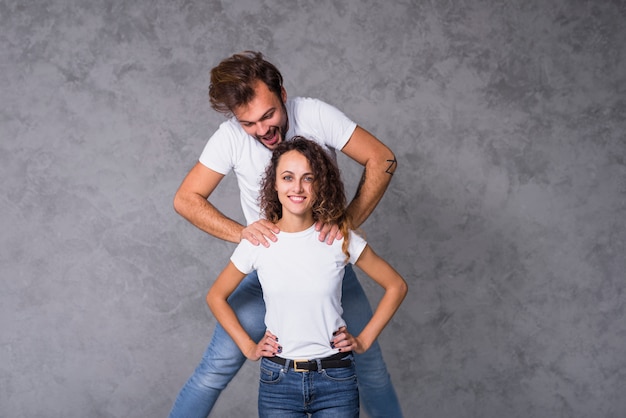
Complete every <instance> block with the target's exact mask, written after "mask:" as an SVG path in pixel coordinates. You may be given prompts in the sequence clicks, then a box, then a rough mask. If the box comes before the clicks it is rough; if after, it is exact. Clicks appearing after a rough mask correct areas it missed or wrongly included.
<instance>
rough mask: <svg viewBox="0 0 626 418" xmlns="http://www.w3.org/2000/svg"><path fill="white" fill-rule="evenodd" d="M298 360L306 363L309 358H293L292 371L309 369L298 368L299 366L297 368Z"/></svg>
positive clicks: (306, 370)
mask: <svg viewBox="0 0 626 418" xmlns="http://www.w3.org/2000/svg"><path fill="white" fill-rule="evenodd" d="M298 362H300V363H308V362H309V360H307V359H302V358H301V359H294V360H293V371H294V372H308V371H309V370H308V369H300V368H298Z"/></svg>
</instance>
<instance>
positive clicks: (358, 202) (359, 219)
mask: <svg viewBox="0 0 626 418" xmlns="http://www.w3.org/2000/svg"><path fill="white" fill-rule="evenodd" d="M397 165H398V163H397V161H396V158H395V156H394V155H393V154H391V153H390V154H389V155H388V156H385V157H384V158H380V159H377V160H370V161H368V163H367V164H366V165H365V167H364V169H363V175H362V176H361V180H360V182H359V186H358V187H357V191H356V193H355V195H354V198H353V199H352V201H351V202H350V204H349V205H348V209H347V210H348V214H349V215H350V217H351V219H352V225H353V227H354V228H358V227H359V226H361V224H363V222H365V221H366V220H367V218H368V217H369V216H370V214H371V213H372V212H373V211H374V209H375V208H376V206H377V205H378V203H379V202H380V200H381V199H382V197H383V195H384V194H385V191H386V190H387V187H388V186H389V183H390V182H391V177H392V176H393V173H394V172H395V170H396V167H397Z"/></svg>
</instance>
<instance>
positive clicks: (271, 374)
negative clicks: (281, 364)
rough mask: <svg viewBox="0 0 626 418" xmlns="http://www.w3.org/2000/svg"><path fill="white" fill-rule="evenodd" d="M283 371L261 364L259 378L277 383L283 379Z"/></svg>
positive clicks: (264, 381)
mask: <svg viewBox="0 0 626 418" xmlns="http://www.w3.org/2000/svg"><path fill="white" fill-rule="evenodd" d="M281 378H282V372H281V371H280V370H271V369H267V368H265V367H263V366H261V373H260V377H259V380H260V381H261V383H267V384H276V383H278V382H280V381H281Z"/></svg>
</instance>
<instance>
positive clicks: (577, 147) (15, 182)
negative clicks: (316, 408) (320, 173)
mask: <svg viewBox="0 0 626 418" xmlns="http://www.w3.org/2000/svg"><path fill="white" fill-rule="evenodd" d="M314 3H315V5H313V4H314ZM625 21H626V3H625V2H624V1H620V0H614V1H608V0H607V1H602V0H598V1H566V0H555V1H546V2H544V1H542V0H529V1H528V0H524V1H522V0H515V1H507V2H504V1H498V0H485V1H473V0H468V1H460V2H450V1H434V0H433V1H424V2H418V1H416V0H405V1H380V2H378V1H357V0H350V1H342V2H339V1H338V2H333V1H328V0H327V1H319V2H308V1H303V0H300V1H288V0H265V1H252V0H250V1H246V2H243V1H193V0H189V1H178V0H177V1H169V0H157V1H146V0H136V1H128V2H124V1H109V0H106V1H84V2H78V1H77V2H75V3H74V2H70V1H60V0H59V1H38V2H29V1H9V0H1V1H0V25H1V26H0V88H1V89H2V90H1V104H0V123H1V128H0V135H1V143H0V231H1V232H0V275H1V276H0V277H1V279H2V285H1V287H0V326H1V330H0V416H2V417H7V418H13V417H29V418H32V417H64V418H65V417H80V418H84V417H107V418H108V417H139V418H143V417H159V416H161V417H162V416H165V415H166V414H167V412H168V411H169V408H170V406H171V404H172V402H173V400H174V398H175V396H176V394H177V392H178V390H179V388H180V387H181V385H182V384H183V382H184V381H185V380H186V378H187V377H188V376H189V374H190V373H191V371H192V369H193V368H194V367H195V365H196V363H197V361H198V360H199V358H200V356H201V353H202V352H203V350H204V348H205V346H206V344H207V342H208V339H209V336H210V333H211V332H212V329H213V326H214V323H215V320H214V319H213V317H212V315H211V314H210V312H209V311H208V309H207V307H206V306H205V302H204V294H205V292H206V290H207V289H208V287H209V286H210V284H211V283H212V281H213V280H214V278H215V277H216V275H217V273H218V272H219V271H220V270H221V269H222V267H223V266H224V264H225V263H226V261H227V259H228V257H229V255H230V252H231V251H232V249H233V245H231V244H226V243H222V242H220V241H218V240H216V239H214V238H211V237H209V236H207V235H205V234H203V233H201V232H200V231H199V230H197V229H195V228H194V227H192V226H191V225H189V224H188V223H186V221H184V220H183V219H182V218H180V217H179V216H178V215H176V214H175V213H174V211H173V209H172V197H173V195H174V192H175V190H176V188H177V187H178V185H179V184H180V182H181V180H182V178H183V176H184V175H185V173H186V172H187V170H188V169H189V168H190V167H191V166H192V165H193V164H194V163H195V161H196V160H197V158H198V156H199V154H200V151H201V150H202V148H203V146H204V143H205V141H206V140H207V138H208V136H209V134H210V133H212V131H213V130H214V129H215V128H216V127H217V125H218V124H219V123H220V121H221V120H222V118H221V116H219V115H217V114H216V113H214V112H213V111H212V110H211V109H210V107H209V105H208V100H207V98H206V93H207V84H208V72H209V69H210V68H211V67H212V66H213V65H215V64H217V62H219V61H220V60H221V59H222V58H224V57H226V56H228V55H230V54H232V53H234V52H237V51H240V50H243V49H255V50H261V51H263V52H264V53H265V54H266V55H267V56H268V58H269V59H270V60H271V61H273V62H275V63H276V64H277V65H278V66H279V68H281V69H282V71H283V74H284V76H285V78H286V88H287V91H288V94H290V95H294V96H295V95H299V96H313V97H318V98H321V99H323V100H325V101H327V102H329V103H332V104H334V105H336V106H338V107H339V108H341V109H342V110H344V112H346V113H347V114H348V115H349V116H350V117H352V118H353V119H354V120H356V121H357V122H358V123H359V124H361V125H362V126H363V127H365V128H366V129H368V130H370V131H371V132H373V133H374V134H375V135H377V136H378V137H379V138H380V139H381V140H383V141H384V142H386V143H387V144H388V145H389V146H390V147H391V148H392V149H393V150H394V151H395V152H396V155H397V157H398V160H399V171H398V172H397V174H396V176H395V177H394V180H393V183H392V185H391V187H390V189H389V191H388V192H387V194H386V196H385V198H384V199H383V201H382V202H381V203H380V205H379V206H378V208H377V210H376V212H375V213H374V215H373V216H372V217H371V218H370V219H369V221H368V222H367V223H366V224H365V231H366V232H367V234H368V238H369V240H370V242H371V244H372V245H373V247H374V248H375V249H376V250H378V252H379V253H380V254H381V255H383V256H384V257H386V258H387V259H388V260H389V261H391V262H392V264H393V265H394V266H396V268H397V269H398V270H399V271H400V272H401V273H402V274H403V275H404V276H405V277H406V279H407V280H408V282H409V284H410V294H409V296H408V299H407V300H406V302H405V304H404V305H403V307H402V308H401V311H400V312H399V313H398V315H397V317H396V318H395V319H394V321H393V323H392V324H391V325H390V326H389V328H388V329H387V330H386V331H385V333H384V334H383V336H382V337H381V343H382V346H383V348H384V351H385V355H386V360H387V362H388V365H389V368H390V371H391V374H392V376H393V380H394V382H395V384H396V386H397V390H398V392H399V395H400V398H401V399H402V405H403V408H404V410H405V413H406V415H407V417H432V418H438V417H494V418H496V417H594V418H595V417H616V418H617V417H624V416H626V396H624V394H625V393H626V320H625V318H624V316H625V313H624V309H625V300H626V294H625V287H626V284H625V278H626V277H625V276H626V274H625V271H626V261H625V259H626V257H625V252H626V248H625V240H626V226H625V223H626V136H625V132H626V121H625V119H626V84H625V82H626V46H625V45H626V25H624V22H625ZM340 163H341V165H342V168H343V172H344V175H345V178H346V182H347V183H348V185H349V189H350V190H351V193H352V192H353V190H354V188H355V186H356V183H357V181H358V175H359V170H358V166H356V164H353V163H352V162H351V161H348V160H345V159H341V161H340ZM235 190H236V185H235V182H234V181H233V179H232V177H230V176H229V177H227V181H226V182H225V183H224V184H223V187H221V188H220V189H219V191H218V193H217V194H218V198H219V206H220V208H222V210H224V211H225V212H228V213H231V214H233V216H235V217H237V218H238V219H241V213H240V210H239V209H238V200H237V197H236V196H235ZM360 278H361V281H362V282H363V283H364V285H365V286H366V289H367V291H368V292H369V294H370V296H371V297H372V300H374V301H375V300H376V298H377V297H378V296H379V295H380V293H379V291H378V289H377V288H376V286H374V285H372V284H371V283H370V281H369V280H368V279H367V278H366V277H365V276H364V275H363V274H361V275H360ZM256 374H257V364H256V363H248V364H247V365H246V367H245V368H244V369H243V370H242V372H241V373H240V374H239V375H238V376H237V378H236V380H235V381H234V382H233V383H232V385H231V386H230V387H229V388H228V389H227V390H226V391H225V393H224V394H223V396H222V398H221V399H220V402H219V404H218V406H217V408H216V413H215V416H218V417H249V416H254V415H255V413H256V391H257V377H256Z"/></svg>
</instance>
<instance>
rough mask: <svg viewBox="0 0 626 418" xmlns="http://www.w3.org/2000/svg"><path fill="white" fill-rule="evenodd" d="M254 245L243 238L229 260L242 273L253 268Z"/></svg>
mask: <svg viewBox="0 0 626 418" xmlns="http://www.w3.org/2000/svg"><path fill="white" fill-rule="evenodd" d="M255 248H256V247H255V246H254V245H252V244H250V242H248V241H246V240H243V241H241V242H240V243H239V245H237V248H235V251H234V252H233V255H231V256H230V261H231V262H232V263H233V264H234V265H235V267H237V270H239V271H240V272H242V273H244V274H248V273H250V272H252V271H254V270H255V267H254V251H255Z"/></svg>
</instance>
